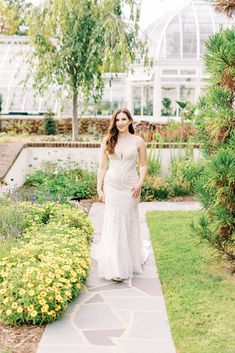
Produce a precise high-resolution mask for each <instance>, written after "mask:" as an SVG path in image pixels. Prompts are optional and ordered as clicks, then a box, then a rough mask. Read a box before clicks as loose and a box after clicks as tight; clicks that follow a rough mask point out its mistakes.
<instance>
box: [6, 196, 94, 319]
mask: <svg viewBox="0 0 235 353" xmlns="http://www.w3.org/2000/svg"><path fill="white" fill-rule="evenodd" d="M30 209H31V216H32V222H31V226H30V227H28V228H27V229H26V230H25V232H24V237H23V239H22V240H21V241H19V242H18V247H15V248H13V249H12V250H11V252H10V253H9V255H8V256H7V257H5V258H2V259H1V260H0V282H1V289H0V318H1V319H2V320H4V321H5V322H6V323H8V324H14V325H17V324H23V323H33V324H42V323H47V322H51V321H53V320H55V319H57V318H58V317H60V316H61V314H62V313H63V311H64V310H65V309H66V307H67V305H68V303H69V302H70V301H71V300H72V299H73V298H74V297H75V296H76V295H77V294H78V293H79V292H80V290H81V288H82V286H83V284H84V282H85V280H86V277H87V275H88V272H89V266H90V260H89V244H90V242H91V234H92V227H91V224H90V222H89V221H88V219H87V216H86V215H85V213H84V212H83V211H81V210H80V209H78V208H73V207H71V206H64V205H63V206H62V205H56V204H53V203H49V204H45V205H43V206H37V205H31V207H30ZM42 214H44V215H45V214H48V215H49V218H47V221H46V222H45V219H44V218H43V217H42Z"/></svg>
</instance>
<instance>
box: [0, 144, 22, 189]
mask: <svg viewBox="0 0 235 353" xmlns="http://www.w3.org/2000/svg"><path fill="white" fill-rule="evenodd" d="M23 145H24V144H23V143H7V144H0V184H1V182H3V179H4V177H5V176H6V174H7V172H8V171H9V169H10V168H11V167H12V165H13V164H14V162H15V160H16V159H17V157H18V155H19V154H20V152H21V150H22V147H23Z"/></svg>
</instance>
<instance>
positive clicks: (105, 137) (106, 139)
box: [101, 135, 108, 144]
mask: <svg viewBox="0 0 235 353" xmlns="http://www.w3.org/2000/svg"><path fill="white" fill-rule="evenodd" d="M107 141H108V136H107V135H106V136H104V138H103V140H102V141H101V143H104V144H106V142H107Z"/></svg>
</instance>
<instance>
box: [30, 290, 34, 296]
mask: <svg viewBox="0 0 235 353" xmlns="http://www.w3.org/2000/svg"><path fill="white" fill-rule="evenodd" d="M34 294H35V292H34V290H33V289H30V291H29V295H30V297H32V296H34Z"/></svg>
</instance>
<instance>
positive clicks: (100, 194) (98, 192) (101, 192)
mask: <svg viewBox="0 0 235 353" xmlns="http://www.w3.org/2000/svg"><path fill="white" fill-rule="evenodd" d="M97 194H98V196H99V199H100V201H102V202H105V198H104V192H103V191H102V190H97Z"/></svg>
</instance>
